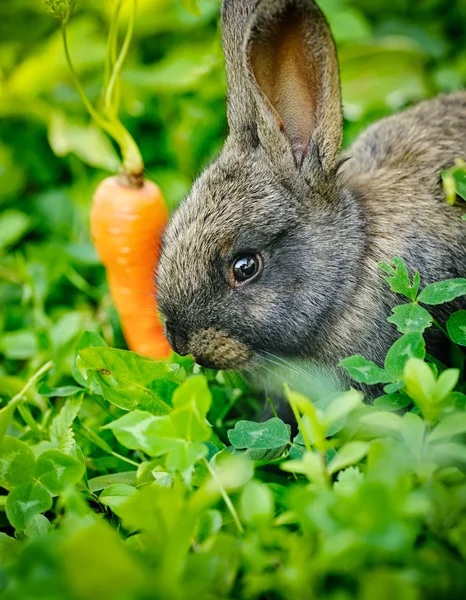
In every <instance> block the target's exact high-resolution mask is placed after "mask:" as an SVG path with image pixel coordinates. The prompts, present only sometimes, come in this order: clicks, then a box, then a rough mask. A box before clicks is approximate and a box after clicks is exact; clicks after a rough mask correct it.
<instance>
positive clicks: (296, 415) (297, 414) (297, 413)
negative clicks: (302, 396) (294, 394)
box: [288, 398, 312, 452]
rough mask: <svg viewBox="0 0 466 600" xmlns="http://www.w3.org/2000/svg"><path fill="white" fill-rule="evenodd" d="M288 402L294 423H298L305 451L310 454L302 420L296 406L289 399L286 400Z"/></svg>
mask: <svg viewBox="0 0 466 600" xmlns="http://www.w3.org/2000/svg"><path fill="white" fill-rule="evenodd" d="M288 402H289V403H290V406H291V410H292V411H293V414H294V418H295V419H296V423H298V427H299V431H300V432H301V433H302V436H303V440H304V445H305V447H306V450H307V451H308V452H312V447H311V443H310V441H309V438H308V436H307V431H306V428H305V427H303V420H302V419H301V415H300V413H299V410H298V407H297V406H296V404H295V403H294V401H293V400H292V399H291V398H288Z"/></svg>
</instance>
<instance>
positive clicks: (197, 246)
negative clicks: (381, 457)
mask: <svg viewBox="0 0 466 600" xmlns="http://www.w3.org/2000/svg"><path fill="white" fill-rule="evenodd" d="M221 24H222V40H223V48H224V54H225V62H226V73H227V84H228V93H227V117H228V124H229V134H228V137H227V139H226V141H225V143H224V146H223V149H222V151H221V153H220V155H219V156H218V158H217V159H216V160H215V161H214V162H213V163H212V164H210V165H209V166H208V167H207V168H206V169H205V170H204V172H203V173H202V174H201V175H200V176H199V178H198V179H197V180H196V181H195V183H194V185H193V187H192V190H191V192H190V194H189V196H188V197H187V198H186V199H185V200H184V201H183V202H182V203H181V204H180V206H179V208H178V209H177V210H176V211H175V213H174V215H173V216H172V218H171V221H170V223H169V225H168V227H167V229H166V232H165V234H164V237H163V241H162V248H161V255H160V262H159V266H158V270H157V275H156V287H157V300H158V305H159V309H160V311H161V313H162V315H163V317H164V320H165V328H166V335H167V338H168V340H169V342H170V344H171V346H172V348H173V349H174V350H175V351H176V352H177V353H179V354H181V355H184V354H192V355H193V356H194V357H195V359H196V361H197V362H198V363H199V364H200V365H203V366H205V367H209V368H214V369H234V370H238V371H242V372H246V373H249V372H252V373H254V372H255V371H257V372H259V371H260V369H261V367H262V366H264V367H265V368H269V369H270V367H273V365H275V364H277V365H281V366H284V365H286V364H288V361H291V362H292V361H294V360H299V361H300V366H299V367H298V368H295V369H294V372H295V373H301V372H304V370H305V368H306V367H305V365H309V369H308V371H307V372H308V373H311V375H310V376H309V379H310V380H313V381H314V383H315V382H316V381H320V383H322V382H324V383H322V385H323V386H324V387H325V380H326V378H327V375H326V373H330V375H329V376H328V378H327V379H328V381H329V382H331V387H332V389H335V390H338V389H343V388H344V387H345V386H346V385H347V384H348V380H347V379H346V376H345V374H344V372H343V369H341V368H340V367H339V366H338V364H339V362H340V361H341V359H343V358H345V357H347V356H350V355H352V354H362V355H363V356H365V357H366V358H367V359H370V360H373V361H374V362H375V363H377V364H378V365H383V361H384V357H385V355H386V353H387V350H388V349H389V347H390V346H391V345H392V344H393V342H394V341H395V340H396V339H397V337H398V336H399V333H398V332H397V330H396V328H395V326H394V325H393V324H390V323H387V321H386V318H387V317H388V316H389V315H390V314H391V309H392V307H393V306H395V305H397V304H400V303H401V302H402V301H403V300H402V299H401V298H400V297H399V296H398V297H396V296H395V295H394V294H392V293H391V292H390V291H389V289H388V286H387V283H386V282H385V281H384V280H383V279H382V277H381V276H380V275H381V274H380V271H379V270H378V263H379V261H390V260H391V259H392V257H394V256H400V257H402V258H403V259H404V260H405V261H406V263H407V265H408V268H409V269H410V270H412V271H413V270H415V269H419V271H420V272H421V275H422V281H423V284H427V283H429V282H433V281H438V280H441V279H447V278H452V277H461V276H465V274H466V223H465V222H464V221H462V220H461V216H462V214H463V213H465V212H466V209H465V207H464V205H463V206H461V205H459V204H457V205H454V206H451V205H449V204H448V203H447V202H446V201H445V198H444V193H443V189H442V183H441V172H442V170H443V169H445V168H447V167H450V166H451V165H452V164H453V163H454V161H455V159H456V158H457V157H466V92H464V91H463V92H457V93H454V94H451V95H440V96H438V97H437V98H435V99H432V100H428V101H424V102H421V103H419V104H418V105H416V106H414V107H411V108H408V109H406V110H405V111H403V112H401V113H399V114H396V115H394V116H390V117H387V118H385V119H383V120H381V121H379V122H377V123H375V124H373V125H371V126H369V128H368V129H367V130H366V131H365V132H364V133H362V135H361V136H360V137H359V138H358V139H357V140H356V141H355V143H354V144H353V145H352V147H351V148H350V149H349V150H347V151H346V152H344V153H343V154H341V145H342V131H343V114H342V105H341V95H340V82H339V68H338V62H337V54H336V49H335V44H334V41H333V38H332V34H331V32H330V29H329V26H328V24H327V22H326V20H325V17H324V15H323V13H322V12H321V10H320V9H319V7H318V6H317V4H316V3H315V2H314V1H313V0H225V1H224V3H223V7H222V15H221ZM457 306H464V302H463V303H462V302H461V300H459V301H458V302H457ZM443 310H445V308H443V307H440V308H439V309H438V312H437V313H436V316H437V318H439V319H442V318H443V317H444V315H443V313H442V311H443ZM432 340H433V342H432V343H433V346H434V347H435V346H436V345H437V346H441V344H442V341H441V339H440V338H437V337H436V336H435V334H433V335H432ZM303 365H304V366H303ZM322 385H321V386H320V388H319V389H321V388H322ZM329 385H330V384H329ZM322 389H323V388H322Z"/></svg>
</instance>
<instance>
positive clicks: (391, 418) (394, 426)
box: [361, 411, 403, 435]
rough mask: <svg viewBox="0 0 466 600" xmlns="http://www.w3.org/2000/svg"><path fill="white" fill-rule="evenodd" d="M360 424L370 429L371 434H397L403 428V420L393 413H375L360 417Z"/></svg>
mask: <svg viewBox="0 0 466 600" xmlns="http://www.w3.org/2000/svg"><path fill="white" fill-rule="evenodd" d="M361 423H363V424H365V425H368V426H369V427H370V428H371V434H375V435H378V434H383V433H385V434H387V435H393V434H398V433H399V432H400V431H401V430H402V428H403V420H402V418H401V417H400V416H399V415H395V414H394V413H390V412H384V411H377V412H373V413H369V414H368V415H364V416H363V417H361Z"/></svg>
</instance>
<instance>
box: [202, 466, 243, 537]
mask: <svg viewBox="0 0 466 600" xmlns="http://www.w3.org/2000/svg"><path fill="white" fill-rule="evenodd" d="M204 464H205V466H206V467H207V469H208V471H209V473H210V474H211V476H212V478H213V479H215V481H216V482H217V484H218V487H219V490H220V494H221V495H222V498H223V500H224V501H225V504H226V505H227V508H228V510H229V511H230V514H231V516H232V517H233V521H234V522H235V525H236V527H237V529H238V531H239V532H240V533H244V528H243V526H242V525H241V521H240V520H239V517H238V513H237V512H236V509H235V507H234V506H233V502H232V501H231V500H230V496H229V495H228V494H227V492H226V490H225V488H224V487H223V485H222V484H221V483H220V481H219V480H218V477H217V474H216V473H215V471H214V470H213V469H212V467H211V466H210V465H209V461H208V460H207V459H206V458H204Z"/></svg>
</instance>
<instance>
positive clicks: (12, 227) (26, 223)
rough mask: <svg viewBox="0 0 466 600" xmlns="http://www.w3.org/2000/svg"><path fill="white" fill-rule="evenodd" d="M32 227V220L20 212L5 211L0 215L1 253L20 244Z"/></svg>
mask: <svg viewBox="0 0 466 600" xmlns="http://www.w3.org/2000/svg"><path fill="white" fill-rule="evenodd" d="M30 225H31V219H30V217H28V215H26V214H25V213H23V212H21V211H19V210H13V209H11V210H5V211H3V212H2V214H1V215H0V252H1V250H3V249H4V248H7V247H8V246H12V245H13V244H15V243H16V242H18V241H19V240H20V239H21V238H22V237H23V235H24V234H25V233H26V231H27V230H28V229H29V227H30Z"/></svg>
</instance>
